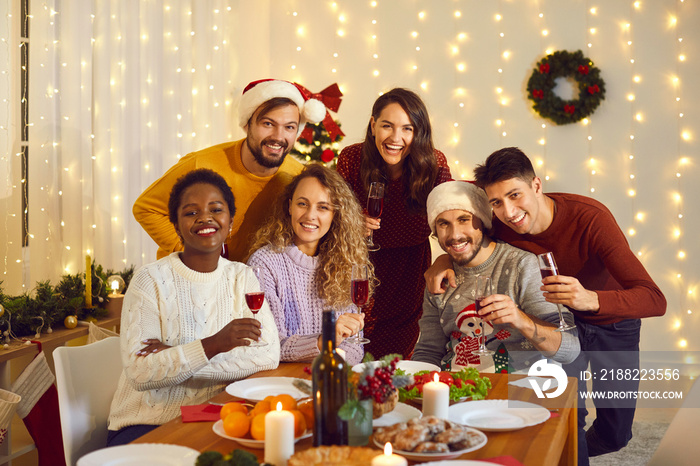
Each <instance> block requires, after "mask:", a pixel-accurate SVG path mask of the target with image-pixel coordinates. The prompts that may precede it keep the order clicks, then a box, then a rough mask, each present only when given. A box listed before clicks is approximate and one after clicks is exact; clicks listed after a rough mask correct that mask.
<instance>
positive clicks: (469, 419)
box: [448, 400, 550, 432]
mask: <svg viewBox="0 0 700 466" xmlns="http://www.w3.org/2000/svg"><path fill="white" fill-rule="evenodd" d="M448 413H449V414H448V417H449V419H450V421H453V422H457V423H459V424H463V425H465V426H469V427H476V428H477V429H481V430H485V431H487V432H488V431H490V432H501V431H507V430H518V429H522V428H523V427H529V426H534V425H536V424H540V423H542V422H544V421H546V420H547V419H549V417H550V414H549V410H547V409H546V408H543V407H542V406H540V405H536V404H534V403H528V402H526V401H513V400H477V401H467V402H465V403H457V404H454V405H452V406H450V408H449V411H448Z"/></svg>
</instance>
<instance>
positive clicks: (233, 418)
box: [224, 411, 250, 438]
mask: <svg viewBox="0 0 700 466" xmlns="http://www.w3.org/2000/svg"><path fill="white" fill-rule="evenodd" d="M249 428H250V419H248V416H247V415H246V414H245V413H243V412H241V411H234V412H232V413H230V414H229V415H228V416H226V419H224V432H226V435H230V436H231V437H236V438H241V437H244V436H245V435H246V434H247V433H248V429H249Z"/></svg>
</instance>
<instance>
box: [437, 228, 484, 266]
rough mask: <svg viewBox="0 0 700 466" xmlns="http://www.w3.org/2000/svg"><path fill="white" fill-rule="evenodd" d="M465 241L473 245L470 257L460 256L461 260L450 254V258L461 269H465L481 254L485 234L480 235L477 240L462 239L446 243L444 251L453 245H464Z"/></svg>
mask: <svg viewBox="0 0 700 466" xmlns="http://www.w3.org/2000/svg"><path fill="white" fill-rule="evenodd" d="M465 240H469V241H470V242H471V243H472V245H473V248H472V252H471V254H469V255H468V256H460V257H459V258H455V257H453V256H452V254H450V253H449V252H448V254H449V255H450V257H451V258H452V261H453V262H454V263H455V264H457V265H459V266H460V267H464V266H466V265H469V263H470V262H471V261H472V260H474V258H475V257H476V255H477V254H479V251H481V247H482V245H483V243H484V234H483V233H481V234H479V236H478V237H476V238H460V239H457V240H453V241H450V242H448V243H445V245H444V247H443V248H442V249H443V250H445V251H447V248H448V247H449V246H451V245H452V244H459V243H464V241H465Z"/></svg>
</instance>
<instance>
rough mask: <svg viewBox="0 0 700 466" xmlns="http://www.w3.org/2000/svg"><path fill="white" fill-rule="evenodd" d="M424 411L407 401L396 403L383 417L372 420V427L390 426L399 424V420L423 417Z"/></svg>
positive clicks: (404, 420)
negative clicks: (408, 403)
mask: <svg viewBox="0 0 700 466" xmlns="http://www.w3.org/2000/svg"><path fill="white" fill-rule="evenodd" d="M421 416H423V413H421V412H420V410H419V409H416V408H414V407H413V406H409V405H407V404H406V403H396V407H395V408H394V409H393V410H391V411H389V412H388V413H385V414H384V415H383V416H382V417H380V418H378V419H375V420H373V421H372V427H388V426H393V425H394V424H398V423H399V422H407V421H410V420H411V419H413V418H414V417H421Z"/></svg>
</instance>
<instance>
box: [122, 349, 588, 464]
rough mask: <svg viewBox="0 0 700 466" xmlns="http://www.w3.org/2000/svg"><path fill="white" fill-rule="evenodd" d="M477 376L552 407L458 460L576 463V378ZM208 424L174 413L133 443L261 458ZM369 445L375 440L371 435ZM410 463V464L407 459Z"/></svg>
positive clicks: (288, 373) (293, 373)
mask: <svg viewBox="0 0 700 466" xmlns="http://www.w3.org/2000/svg"><path fill="white" fill-rule="evenodd" d="M308 365H309V364H306V363H281V364H280V366H279V367H278V368H277V369H274V370H270V371H264V372H259V373H257V374H255V375H253V376H251V378H257V377H271V376H277V377H279V376H282V377H298V378H303V379H310V376H309V375H307V374H305V373H304V371H303V368H304V367H305V366H308ZM482 375H483V376H486V377H488V378H489V379H490V380H491V383H492V385H493V387H492V388H491V390H490V391H489V394H488V397H487V399H489V400H496V399H509V398H510V399H512V400H521V401H527V402H532V403H536V404H539V405H542V406H544V407H545V408H547V409H550V410H552V411H553V416H552V417H551V418H550V419H548V420H547V421H545V422H543V423H541V424H538V425H535V426H530V427H526V428H523V429H520V430H515V431H508V432H485V433H486V436H487V437H488V442H487V444H486V445H485V446H483V447H482V448H480V449H479V450H476V451H473V452H471V453H466V454H464V455H462V456H460V457H459V459H472V460H476V459H487V458H494V457H498V456H511V457H513V458H515V459H516V460H518V461H520V463H522V464H523V465H527V466H536V465H543V466H550V465H556V464H562V465H575V464H576V458H577V456H576V451H577V438H576V434H577V416H576V409H575V407H576V399H577V390H576V387H577V383H576V379H575V378H569V384H568V386H567V389H566V391H565V392H564V393H563V394H562V395H561V396H559V397H557V398H556V399H538V398H537V397H536V395H535V393H534V391H533V390H532V389H530V388H522V387H515V386H513V385H510V386H509V385H508V382H509V381H512V380H515V379H517V378H522V377H523V376H516V375H512V374H510V375H508V374H482ZM235 399H236V398H234V397H232V396H231V395H229V394H228V393H226V392H225V391H224V392H222V393H220V394H219V395H217V396H215V397H213V398H212V399H211V400H210V401H212V402H217V403H224V402H227V401H233V400H235ZM562 406H565V408H562ZM557 408H559V409H557ZM213 425H214V423H213V422H187V423H183V422H182V419H181V418H179V417H178V418H177V419H173V420H172V421H170V422H168V423H166V424H164V425H162V426H160V427H158V428H157V429H155V430H153V431H151V432H149V433H148V434H146V435H144V436H142V437H140V438H138V439H137V440H135V441H134V442H133V443H167V444H174V445H182V446H186V447H190V448H194V449H195V450H198V451H200V452H203V451H207V450H215V451H218V452H221V453H224V454H225V453H230V452H231V451H232V450H235V449H237V448H240V449H243V450H248V451H250V452H252V453H254V454H256V455H257V456H258V458H259V459H260V460H261V461H262V458H263V454H264V451H263V450H253V449H248V448H245V447H243V446H242V445H240V444H238V443H236V442H235V441H233V440H228V439H225V438H222V437H219V436H218V435H216V434H215V433H214V432H213V431H212V426H213ZM312 440H313V439H312V438H307V439H303V440H300V441H299V442H298V443H297V444H296V451H300V450H304V449H307V448H310V447H312V446H313V441H312ZM369 445H374V444H373V442H372V441H371V440H370V444H369ZM409 464H413V463H411V462H409Z"/></svg>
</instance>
